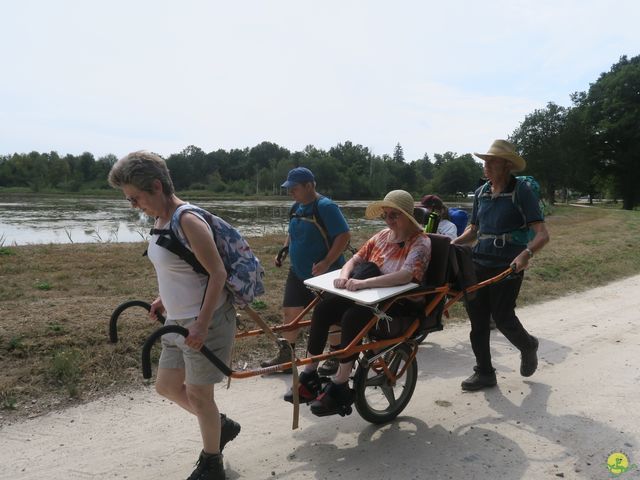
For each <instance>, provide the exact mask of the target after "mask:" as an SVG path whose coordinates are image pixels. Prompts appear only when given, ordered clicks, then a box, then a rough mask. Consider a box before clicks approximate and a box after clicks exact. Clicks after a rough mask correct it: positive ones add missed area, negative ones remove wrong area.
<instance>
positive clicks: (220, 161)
mask: <svg viewBox="0 0 640 480" xmlns="http://www.w3.org/2000/svg"><path fill="white" fill-rule="evenodd" d="M116 161H117V158H116V157H115V156H114V155H106V156H104V157H101V158H98V159H95V158H94V156H93V155H92V154H91V153H88V152H85V153H83V154H82V155H79V156H74V155H66V156H64V157H60V156H59V155H58V154H57V153H56V152H50V153H38V152H31V153H28V154H19V153H15V154H13V155H7V156H4V157H0V186H4V187H24V188H29V189H31V190H32V191H34V192H40V191H48V190H50V189H57V190H62V191H69V192H79V191H81V190H85V189H108V188H110V187H109V185H108V184H107V174H108V172H109V170H110V168H111V166H112V165H113V164H114V163H115V162H116ZM166 161H167V166H168V167H169V170H170V171H171V176H172V178H173V182H174V185H175V187H176V189H177V190H207V191H210V192H213V193H217V194H228V195H246V196H249V195H286V191H283V189H281V188H280V185H281V184H282V182H283V181H284V180H285V179H286V177H287V173H288V171H289V170H290V169H291V168H293V167H296V166H305V167H308V168H310V169H311V170H312V171H313V172H314V175H315V177H316V181H317V183H318V189H319V190H320V191H321V192H323V193H324V194H326V195H329V196H331V197H332V198H336V199H369V198H377V197H379V196H380V195H381V193H382V192H386V191H388V190H392V189H397V188H401V189H405V190H407V191H410V192H412V193H414V194H415V195H422V194H424V193H426V192H440V193H442V194H448V193H451V194H453V193H456V192H467V191H470V190H473V189H475V187H476V186H477V184H478V180H479V179H480V177H481V176H482V168H481V167H480V165H479V164H478V163H477V162H476V161H475V160H474V159H473V157H472V156H471V155H470V154H465V155H462V156H458V155H457V154H455V153H452V152H446V153H444V154H435V155H434V160H433V161H432V160H431V159H430V158H429V156H428V155H427V154H425V155H424V157H423V158H421V159H419V160H414V161H411V162H407V161H405V158H404V153H403V151H402V146H401V145H400V144H397V145H396V147H395V149H394V153H393V155H392V156H390V155H382V156H379V155H374V154H372V153H371V151H370V150H369V149H368V148H367V147H364V146H362V145H357V144H353V143H352V142H349V141H347V142H344V143H340V144H338V145H336V146H335V147H332V148H330V149H329V150H323V149H319V148H316V147H314V146H311V145H310V146H307V147H306V148H305V149H304V150H302V151H296V152H291V151H289V150H288V149H286V148H284V147H282V146H279V145H277V144H275V143H272V142H262V143H260V144H258V145H256V146H254V147H252V148H244V149H232V150H229V151H226V150H222V149H220V150H216V151H212V152H205V151H203V150H202V149H201V148H199V147H196V146H193V145H191V146H189V147H187V148H185V149H184V150H183V151H181V152H180V153H175V154H172V155H170V156H169V157H167V158H166Z"/></svg>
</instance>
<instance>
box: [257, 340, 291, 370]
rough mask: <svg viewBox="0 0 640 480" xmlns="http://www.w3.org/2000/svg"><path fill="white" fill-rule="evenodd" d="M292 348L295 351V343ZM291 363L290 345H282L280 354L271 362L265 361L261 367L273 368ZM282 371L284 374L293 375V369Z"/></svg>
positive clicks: (261, 363)
mask: <svg viewBox="0 0 640 480" xmlns="http://www.w3.org/2000/svg"><path fill="white" fill-rule="evenodd" d="M291 348H293V349H294V350H295V346H294V344H293V343H292V344H291ZM290 361H291V349H290V348H289V346H288V345H281V346H280V350H278V353H277V354H276V356H275V357H273V358H272V359H270V360H265V361H263V362H260V366H261V367H262V368H266V367H273V366H274V365H280V364H283V363H287V362H290ZM281 371H282V373H291V368H287V369H285V370H281Z"/></svg>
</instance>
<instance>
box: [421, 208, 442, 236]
mask: <svg viewBox="0 0 640 480" xmlns="http://www.w3.org/2000/svg"><path fill="white" fill-rule="evenodd" d="M439 223H440V215H438V214H437V213H436V212H430V213H429V216H428V217H427V223H426V224H425V227H424V231H425V232H426V233H436V232H437V231H438V224H439Z"/></svg>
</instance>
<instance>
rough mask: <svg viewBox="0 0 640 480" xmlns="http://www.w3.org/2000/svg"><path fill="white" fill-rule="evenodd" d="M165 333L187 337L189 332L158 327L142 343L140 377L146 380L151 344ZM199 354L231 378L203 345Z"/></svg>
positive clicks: (149, 376) (228, 370) (224, 365)
mask: <svg viewBox="0 0 640 480" xmlns="http://www.w3.org/2000/svg"><path fill="white" fill-rule="evenodd" d="M165 333H178V334H180V335H182V336H183V337H187V336H188V335H189V330H187V329H186V328H184V327H181V326H179V325H167V326H165V327H160V328H159V329H158V330H156V331H155V332H153V333H152V334H151V335H149V337H148V338H147V340H146V341H145V342H144V345H143V346H142V376H143V377H144V378H146V379H149V378H151V347H153V344H154V343H155V342H156V340H157V339H158V338H160V337H161V336H162V335H164V334H165ZM200 353H202V354H203V355H204V356H205V357H207V360H209V361H210V362H211V363H213V364H214V365H215V366H216V367H217V368H218V370H220V371H221V372H222V373H224V374H225V375H226V376H228V377H230V376H231V374H232V373H233V370H231V369H230V368H229V367H228V366H227V365H226V364H225V363H224V362H223V361H222V360H220V359H219V358H218V357H216V356H215V354H214V353H213V352H212V351H211V350H209V349H208V348H207V347H206V346H205V345H203V346H202V347H201V348H200Z"/></svg>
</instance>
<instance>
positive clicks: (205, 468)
mask: <svg viewBox="0 0 640 480" xmlns="http://www.w3.org/2000/svg"><path fill="white" fill-rule="evenodd" d="M226 478H227V476H226V475H225V473H224V464H223V463H222V454H221V453H204V451H202V452H201V453H200V457H199V458H198V461H197V462H196V468H195V470H194V471H193V472H192V473H191V475H189V477H188V478H187V480H226Z"/></svg>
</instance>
